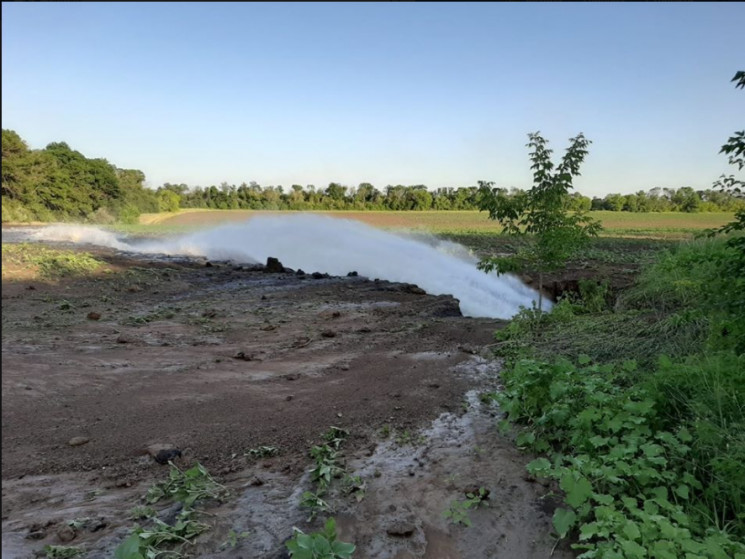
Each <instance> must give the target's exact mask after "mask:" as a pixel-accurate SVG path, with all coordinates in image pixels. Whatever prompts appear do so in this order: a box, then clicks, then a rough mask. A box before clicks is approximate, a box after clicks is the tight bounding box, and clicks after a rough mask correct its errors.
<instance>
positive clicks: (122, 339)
mask: <svg viewBox="0 0 745 559" xmlns="http://www.w3.org/2000/svg"><path fill="white" fill-rule="evenodd" d="M116 343H118V344H131V343H132V339H131V338H129V337H127V336H125V335H124V334H120V335H119V337H118V338H117V339H116Z"/></svg>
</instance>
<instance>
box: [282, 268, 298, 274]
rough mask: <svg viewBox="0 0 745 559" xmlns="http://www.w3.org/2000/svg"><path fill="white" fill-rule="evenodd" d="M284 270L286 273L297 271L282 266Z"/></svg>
mask: <svg viewBox="0 0 745 559" xmlns="http://www.w3.org/2000/svg"><path fill="white" fill-rule="evenodd" d="M282 271H283V272H284V273H285V274H294V273H295V270H293V269H292V268H282Z"/></svg>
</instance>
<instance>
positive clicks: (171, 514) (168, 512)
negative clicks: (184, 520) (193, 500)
mask: <svg viewBox="0 0 745 559" xmlns="http://www.w3.org/2000/svg"><path fill="white" fill-rule="evenodd" d="M183 508H184V503H182V502H180V501H179V502H176V503H174V504H173V505H171V506H170V507H168V508H167V509H165V510H162V511H161V512H160V514H158V520H160V521H161V522H165V523H166V524H168V525H169V526H173V525H174V524H175V523H176V518H178V515H179V513H180V512H181V510H182V509H183Z"/></svg>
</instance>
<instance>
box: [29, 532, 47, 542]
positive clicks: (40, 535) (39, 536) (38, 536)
mask: <svg viewBox="0 0 745 559" xmlns="http://www.w3.org/2000/svg"><path fill="white" fill-rule="evenodd" d="M46 537H47V533H46V532H45V531H44V530H34V531H33V532H29V533H28V534H26V539H27V540H43V539H44V538H46Z"/></svg>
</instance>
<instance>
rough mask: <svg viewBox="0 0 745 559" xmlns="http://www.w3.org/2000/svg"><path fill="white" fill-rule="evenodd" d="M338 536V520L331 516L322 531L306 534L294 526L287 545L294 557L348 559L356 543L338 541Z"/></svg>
mask: <svg viewBox="0 0 745 559" xmlns="http://www.w3.org/2000/svg"><path fill="white" fill-rule="evenodd" d="M336 537H337V536H336V521H335V520H334V519H333V518H329V519H328V520H327V521H326V524H325V526H324V528H323V531H321V532H315V533H312V534H305V533H304V532H303V531H302V530H299V529H298V528H293V536H292V538H291V539H290V540H289V541H288V542H287V543H286V544H285V545H286V546H287V550H288V551H289V552H290V557H292V558H293V559H348V558H349V557H351V556H352V554H353V553H354V551H355V549H356V548H355V545H354V544H351V543H345V542H341V541H338V540H337V539H336Z"/></svg>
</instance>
